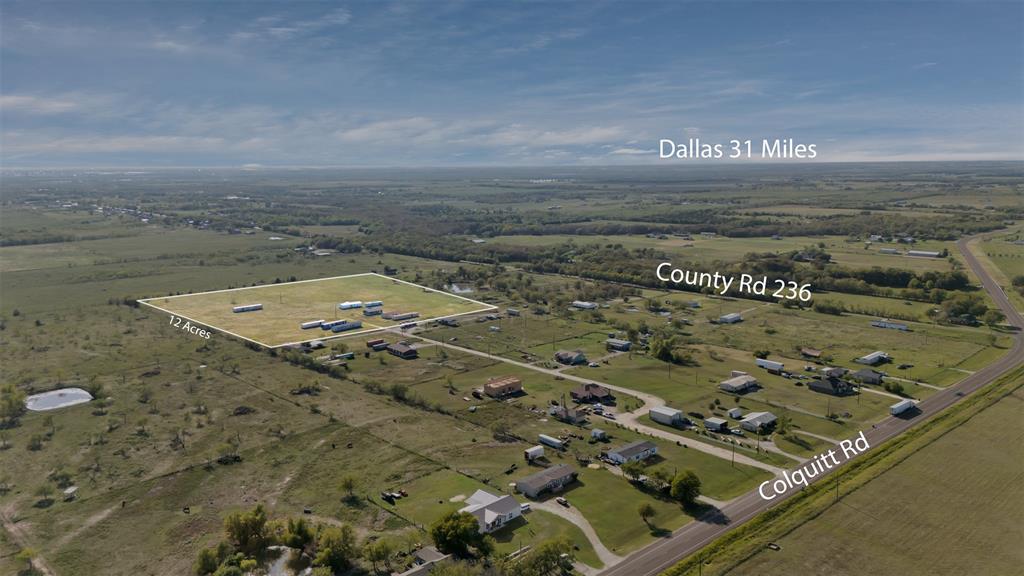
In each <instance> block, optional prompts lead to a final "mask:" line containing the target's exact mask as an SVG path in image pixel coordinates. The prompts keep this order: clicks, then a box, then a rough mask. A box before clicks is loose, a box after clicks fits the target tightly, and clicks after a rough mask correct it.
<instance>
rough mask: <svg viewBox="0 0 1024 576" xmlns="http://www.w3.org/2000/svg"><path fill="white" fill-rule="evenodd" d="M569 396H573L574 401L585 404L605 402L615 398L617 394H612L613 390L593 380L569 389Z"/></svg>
mask: <svg viewBox="0 0 1024 576" xmlns="http://www.w3.org/2000/svg"><path fill="white" fill-rule="evenodd" d="M569 396H570V397H572V399H573V400H574V401H576V402H581V403H584V404H592V403H594V402H600V403H602V404H604V403H606V402H612V401H614V400H615V396H613V395H612V391H611V390H609V389H607V388H605V387H604V386H601V385H600V384H594V383H593V382H590V383H587V384H583V385H581V386H577V387H575V388H573V389H572V390H570V391H569Z"/></svg>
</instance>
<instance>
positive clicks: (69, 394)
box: [25, 388, 92, 412]
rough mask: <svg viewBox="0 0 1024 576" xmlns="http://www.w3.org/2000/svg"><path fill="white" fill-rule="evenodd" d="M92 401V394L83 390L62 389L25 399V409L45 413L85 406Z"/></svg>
mask: <svg viewBox="0 0 1024 576" xmlns="http://www.w3.org/2000/svg"><path fill="white" fill-rule="evenodd" d="M90 400H92V394H89V393H88V392H86V391H85V390H82V389H81V388H60V389H58V390H50V391H49V392H43V393H41V394H33V395H31V396H29V397H28V398H26V399H25V407H26V408H28V409H29V410H32V411H34V412H43V411H45V410H56V409H57V408H66V407H68V406H74V405H75V404H84V403H86V402H88V401H90Z"/></svg>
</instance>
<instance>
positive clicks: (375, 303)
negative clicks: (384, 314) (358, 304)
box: [363, 300, 384, 308]
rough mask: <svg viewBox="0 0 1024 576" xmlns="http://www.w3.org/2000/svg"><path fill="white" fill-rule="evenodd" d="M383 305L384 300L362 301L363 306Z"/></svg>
mask: <svg viewBox="0 0 1024 576" xmlns="http://www.w3.org/2000/svg"><path fill="white" fill-rule="evenodd" d="M383 305H384V301H383V300H371V301H369V302H364V303H363V306H365V307H367V308H380V307H381V306H383Z"/></svg>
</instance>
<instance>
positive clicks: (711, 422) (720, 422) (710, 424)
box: [704, 417, 729, 432]
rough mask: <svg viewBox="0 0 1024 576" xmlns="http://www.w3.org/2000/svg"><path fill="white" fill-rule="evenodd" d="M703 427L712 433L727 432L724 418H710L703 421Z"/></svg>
mask: <svg viewBox="0 0 1024 576" xmlns="http://www.w3.org/2000/svg"><path fill="white" fill-rule="evenodd" d="M704 427H705V428H707V429H708V430H711V431H712V432H728V431H729V422H727V421H726V419H725V418H718V417H711V418H705V419H704Z"/></svg>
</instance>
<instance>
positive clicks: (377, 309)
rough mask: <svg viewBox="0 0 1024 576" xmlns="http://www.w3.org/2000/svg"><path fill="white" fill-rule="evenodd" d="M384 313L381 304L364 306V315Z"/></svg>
mask: <svg viewBox="0 0 1024 576" xmlns="http://www.w3.org/2000/svg"><path fill="white" fill-rule="evenodd" d="M383 313H384V309H383V308H381V307H380V306H372V307H367V308H363V316H380V315H381V314H383Z"/></svg>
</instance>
